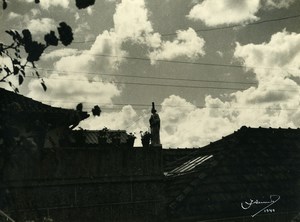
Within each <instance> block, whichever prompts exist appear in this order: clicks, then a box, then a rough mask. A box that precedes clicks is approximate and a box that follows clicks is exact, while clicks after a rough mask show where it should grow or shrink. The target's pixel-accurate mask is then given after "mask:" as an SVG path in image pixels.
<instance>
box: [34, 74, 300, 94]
mask: <svg viewBox="0 0 300 222" xmlns="http://www.w3.org/2000/svg"><path fill="white" fill-rule="evenodd" d="M29 77H30V78H37V77H34V76H29ZM43 78H44V79H52V80H61V79H65V80H69V81H78V82H102V83H103V84H105V83H115V84H125V85H140V86H159V87H175V88H189V89H216V90H217V89H219V90H246V89H247V88H236V87H217V86H195V85H174V84H159V83H141V82H119V81H113V82H105V81H103V80H82V79H69V78H61V77H60V78H53V77H52V78H50V77H43ZM226 83H230V82H226ZM269 91H283V92H298V90H297V89H271V90H269Z"/></svg>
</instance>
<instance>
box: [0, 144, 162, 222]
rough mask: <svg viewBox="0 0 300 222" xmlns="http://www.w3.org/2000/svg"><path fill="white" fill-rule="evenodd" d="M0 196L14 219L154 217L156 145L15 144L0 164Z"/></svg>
mask: <svg viewBox="0 0 300 222" xmlns="http://www.w3.org/2000/svg"><path fill="white" fill-rule="evenodd" d="M1 158H4V157H3V156H1ZM0 162H1V161H0ZM2 162H3V161H2ZM0 197H1V198H0V209H2V210H3V211H4V212H6V213H8V214H9V215H10V216H11V217H12V218H13V219H15V220H16V221H26V220H34V221H42V220H43V218H44V217H47V216H49V217H51V218H52V219H54V222H56V221H156V220H159V216H160V215H161V212H162V209H163V201H164V198H163V197H164V195H163V175H162V162H161V149H160V148H148V149H145V148H134V149H128V148H125V147H97V148H72V147H70V148H59V149H56V150H51V149H43V150H42V151H37V150H30V149H29V150H24V149H21V148H20V149H19V150H17V151H15V152H14V154H13V155H11V157H10V161H9V164H8V165H7V166H6V167H5V169H4V172H3V181H2V183H1V185H0Z"/></svg>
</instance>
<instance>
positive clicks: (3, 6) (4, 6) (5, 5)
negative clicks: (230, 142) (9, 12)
mask: <svg viewBox="0 0 300 222" xmlns="http://www.w3.org/2000/svg"><path fill="white" fill-rule="evenodd" d="M2 8H3V10H5V9H6V8H7V2H6V1H5V0H3V4H2Z"/></svg>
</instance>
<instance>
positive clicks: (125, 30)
mask: <svg viewBox="0 0 300 222" xmlns="http://www.w3.org/2000/svg"><path fill="white" fill-rule="evenodd" d="M148 14H149V12H148V10H147V8H146V5H145V2H144V0H123V1H122V2H121V3H119V4H118V5H117V7H116V12H115V14H114V16H113V19H114V32H115V33H116V34H117V35H118V36H119V37H120V39H121V40H122V41H127V40H130V41H133V42H136V43H140V44H146V45H148V46H150V47H157V46H159V44H160V42H161V40H160V34H158V33H154V32H153V27H152V24H151V22H150V21H149V20H148Z"/></svg>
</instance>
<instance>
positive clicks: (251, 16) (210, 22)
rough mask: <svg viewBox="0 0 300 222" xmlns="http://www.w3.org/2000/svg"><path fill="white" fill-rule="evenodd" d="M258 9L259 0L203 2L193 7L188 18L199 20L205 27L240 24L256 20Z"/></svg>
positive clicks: (212, 0) (208, 0) (215, 0)
mask: <svg viewBox="0 0 300 222" xmlns="http://www.w3.org/2000/svg"><path fill="white" fill-rule="evenodd" d="M259 8H260V0H241V1H236V0H204V1H203V2H201V3H199V4H197V5H195V6H194V7H193V8H192V9H191V11H190V12H189V15H188V16H187V17H188V18H190V19H192V20H201V21H203V22H204V23H205V24H206V25H207V26H217V25H223V24H240V23H245V22H249V21H255V20H258V17H256V16H255V14H256V13H257V12H258V10H259Z"/></svg>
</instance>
